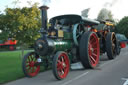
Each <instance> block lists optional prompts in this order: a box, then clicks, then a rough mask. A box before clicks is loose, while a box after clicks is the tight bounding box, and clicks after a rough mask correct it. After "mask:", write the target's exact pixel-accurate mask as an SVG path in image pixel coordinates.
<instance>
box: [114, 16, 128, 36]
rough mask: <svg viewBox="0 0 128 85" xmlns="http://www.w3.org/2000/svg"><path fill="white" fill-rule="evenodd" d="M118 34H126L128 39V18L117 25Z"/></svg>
mask: <svg viewBox="0 0 128 85" xmlns="http://www.w3.org/2000/svg"><path fill="white" fill-rule="evenodd" d="M116 32H118V33H121V34H124V35H125V36H126V37H127V38H128V16H125V17H124V18H122V19H121V20H120V21H119V23H118V24H117V25H116Z"/></svg>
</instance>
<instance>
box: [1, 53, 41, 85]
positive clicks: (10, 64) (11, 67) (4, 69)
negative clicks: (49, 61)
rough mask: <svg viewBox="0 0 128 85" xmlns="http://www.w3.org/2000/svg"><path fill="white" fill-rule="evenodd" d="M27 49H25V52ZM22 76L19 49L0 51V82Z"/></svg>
mask: <svg viewBox="0 0 128 85" xmlns="http://www.w3.org/2000/svg"><path fill="white" fill-rule="evenodd" d="M27 52H28V51H25V54H26V53H27ZM41 70H42V69H41ZM22 77H24V74H23V72H22V58H21V51H7V52H0V84H2V83H6V82H9V81H12V80H16V79H19V78H22Z"/></svg>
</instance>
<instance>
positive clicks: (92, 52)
mask: <svg viewBox="0 0 128 85" xmlns="http://www.w3.org/2000/svg"><path fill="white" fill-rule="evenodd" d="M99 52H100V49H99V41H98V38H97V36H96V35H95V34H94V33H93V34H92V35H91V36H90V39H89V44H88V53H89V61H90V64H91V65H92V66H93V67H95V66H96V65H97V64H98V62H99Z"/></svg>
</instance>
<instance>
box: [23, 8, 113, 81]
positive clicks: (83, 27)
mask: <svg viewBox="0 0 128 85" xmlns="http://www.w3.org/2000/svg"><path fill="white" fill-rule="evenodd" d="M40 9H41V12H42V28H41V31H40V32H41V34H42V36H41V38H39V39H37V40H36V41H35V44H34V49H35V52H30V53H28V54H26V55H25V56H24V59H23V63H22V67H23V72H24V74H25V75H26V76H28V77H33V76H36V75H37V74H38V72H39V71H40V65H41V64H44V65H45V67H47V66H48V63H49V62H51V61H52V62H51V63H52V69H53V74H54V76H55V78H56V79H58V80H61V79H64V78H65V77H66V76H67V74H68V72H69V69H70V64H71V63H75V62H78V61H81V63H82V64H83V66H84V67H85V68H95V67H96V66H97V64H98V62H99V55H100V47H101V46H100V45H99V39H100V37H101V36H102V35H100V34H97V32H96V29H95V26H98V25H99V24H100V22H99V21H95V20H90V19H88V18H83V17H81V16H79V15H61V16H56V17H53V18H51V19H50V21H49V22H50V24H51V26H49V28H47V9H48V7H46V6H42V7H41V8H40ZM98 35H99V36H100V37H99V36H98ZM109 36H110V35H109ZM109 38H110V37H109ZM109 44H110V43H109ZM107 49H111V48H107ZM109 53H110V52H109ZM110 56H111V55H110Z"/></svg>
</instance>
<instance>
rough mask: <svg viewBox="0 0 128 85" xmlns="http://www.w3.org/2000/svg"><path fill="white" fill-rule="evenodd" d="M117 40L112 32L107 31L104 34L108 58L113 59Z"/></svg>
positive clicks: (115, 53)
mask: <svg viewBox="0 0 128 85" xmlns="http://www.w3.org/2000/svg"><path fill="white" fill-rule="evenodd" d="M117 48H118V47H117V40H116V36H115V33H114V32H109V33H108V34H107V36H106V52H107V56H108V59H110V60H111V59H114V58H115V57H116V55H117Z"/></svg>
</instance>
